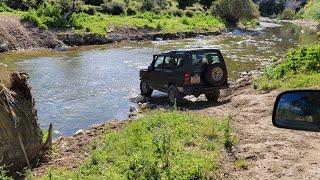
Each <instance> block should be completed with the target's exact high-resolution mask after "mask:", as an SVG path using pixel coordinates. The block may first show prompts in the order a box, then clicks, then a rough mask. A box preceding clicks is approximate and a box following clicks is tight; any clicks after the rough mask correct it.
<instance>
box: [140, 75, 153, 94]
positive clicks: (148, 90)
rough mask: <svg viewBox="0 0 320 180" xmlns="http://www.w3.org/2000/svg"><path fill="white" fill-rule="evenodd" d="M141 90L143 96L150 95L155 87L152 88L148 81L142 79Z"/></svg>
mask: <svg viewBox="0 0 320 180" xmlns="http://www.w3.org/2000/svg"><path fill="white" fill-rule="evenodd" d="M140 91H141V95H142V96H147V97H150V96H151V94H152V92H153V89H151V87H150V86H149V82H148V81H146V80H144V79H142V80H141V82H140Z"/></svg>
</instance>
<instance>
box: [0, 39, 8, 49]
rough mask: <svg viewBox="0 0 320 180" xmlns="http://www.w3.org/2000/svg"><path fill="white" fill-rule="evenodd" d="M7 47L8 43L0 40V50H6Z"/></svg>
mask: <svg viewBox="0 0 320 180" xmlns="http://www.w3.org/2000/svg"><path fill="white" fill-rule="evenodd" d="M8 48H9V47H8V44H7V43H6V42H5V41H1V40H0V52H4V51H7V50H8Z"/></svg>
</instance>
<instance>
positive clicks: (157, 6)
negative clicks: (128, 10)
mask: <svg viewBox="0 0 320 180" xmlns="http://www.w3.org/2000/svg"><path fill="white" fill-rule="evenodd" d="M167 7H168V3H167V1H166V0H143V1H142V5H141V8H140V9H141V11H153V12H156V13H160V12H161V10H164V9H166V8H167Z"/></svg>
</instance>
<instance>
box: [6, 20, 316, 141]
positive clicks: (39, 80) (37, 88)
mask: <svg viewBox="0 0 320 180" xmlns="http://www.w3.org/2000/svg"><path fill="white" fill-rule="evenodd" d="M314 39H315V38H314V35H311V34H309V33H308V32H307V31H305V32H304V33H301V29H299V28H297V27H294V26H291V25H285V26H279V27H273V28H265V29H262V30H261V31H251V32H245V33H244V32H241V31H239V30H233V31H231V32H228V33H225V34H223V35H220V36H214V37H198V38H194V39H185V40H172V41H161V42H139V43H138V42H136V43H126V44H124V43H118V44H112V45H102V46H90V47H80V48H73V49H70V50H68V51H64V52H55V51H49V50H42V51H36V52H30V51H28V52H19V53H9V54H2V55H0V62H3V63H6V64H8V66H9V68H10V69H15V70H20V71H26V72H29V74H30V80H29V82H30V84H31V86H32V87H33V89H32V91H33V95H34V97H35V100H36V102H37V103H36V104H37V108H38V113H39V118H40V124H41V126H42V127H48V124H49V123H51V122H52V123H53V124H54V128H55V130H57V131H59V132H61V133H63V134H65V135H70V134H73V133H74V132H76V131H77V130H78V129H81V128H87V127H89V126H91V125H92V124H96V123H101V122H104V121H105V120H109V119H125V118H126V117H127V115H128V114H127V112H128V109H129V107H130V106H131V105H134V104H133V103H131V102H130V101H129V98H132V97H135V96H137V95H138V94H139V79H138V75H139V70H140V69H141V68H146V67H147V66H148V65H149V64H150V62H151V60H152V54H153V53H156V52H160V51H162V50H165V49H174V48H188V47H214V48H220V49H221V50H222V52H223V55H224V56H225V59H226V63H227V66H228V69H229V74H230V77H232V78H235V77H236V76H237V74H238V72H241V71H246V70H251V69H254V68H256V67H257V66H259V65H260V64H264V63H268V61H270V60H271V59H272V58H273V57H282V56H283V55H284V52H285V51H286V50H287V49H288V48H293V47H297V46H299V45H308V44H311V43H319V42H316V41H315V40H314Z"/></svg>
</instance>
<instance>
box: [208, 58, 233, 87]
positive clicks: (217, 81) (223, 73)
mask: <svg viewBox="0 0 320 180" xmlns="http://www.w3.org/2000/svg"><path fill="white" fill-rule="evenodd" d="M205 79H206V81H207V83H208V84H209V85H210V86H214V87H217V86H221V85H222V84H224V83H225V82H226V81H227V79H228V74H227V68H226V67H225V65H223V64H222V63H213V64H211V65H208V69H207V72H206V74H205Z"/></svg>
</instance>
